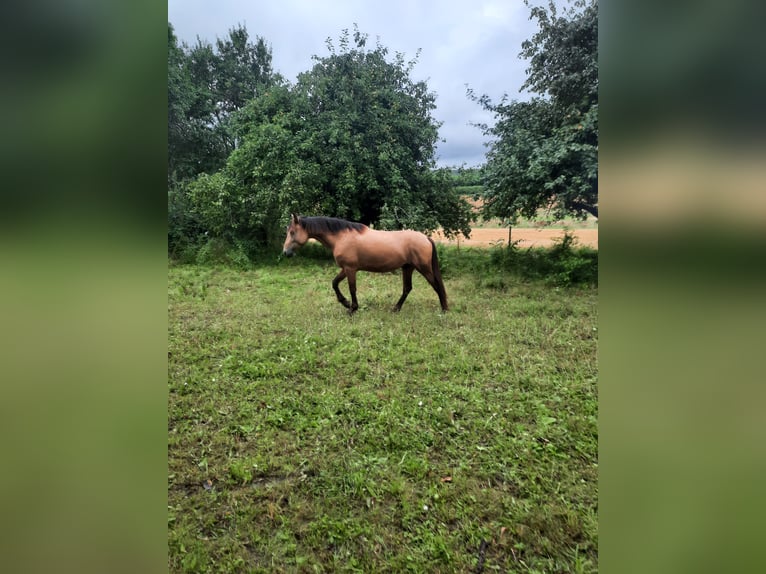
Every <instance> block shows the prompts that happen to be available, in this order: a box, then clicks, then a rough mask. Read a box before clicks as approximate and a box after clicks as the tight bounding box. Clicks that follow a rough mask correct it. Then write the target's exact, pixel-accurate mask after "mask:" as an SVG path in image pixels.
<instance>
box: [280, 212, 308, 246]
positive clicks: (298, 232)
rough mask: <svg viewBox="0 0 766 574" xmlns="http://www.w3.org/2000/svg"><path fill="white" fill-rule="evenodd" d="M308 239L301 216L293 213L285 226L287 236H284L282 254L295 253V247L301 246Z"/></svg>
mask: <svg viewBox="0 0 766 574" xmlns="http://www.w3.org/2000/svg"><path fill="white" fill-rule="evenodd" d="M308 240H309V233H308V231H306V228H305V227H303V225H302V224H301V218H300V217H298V216H297V215H295V214H294V213H293V214H292V215H291V216H290V225H288V227H287V237H285V245H284V247H283V248H282V255H285V256H286V257H292V256H293V255H294V254H295V249H297V248H298V247H300V246H302V245H303V244H304V243H306V242H307V241H308Z"/></svg>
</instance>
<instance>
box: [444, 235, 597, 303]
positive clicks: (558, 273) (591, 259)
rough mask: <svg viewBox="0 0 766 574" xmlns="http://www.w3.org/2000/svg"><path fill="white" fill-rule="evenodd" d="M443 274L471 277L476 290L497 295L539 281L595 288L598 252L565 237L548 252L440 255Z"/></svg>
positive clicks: (475, 251)
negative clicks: (476, 287)
mask: <svg viewBox="0 0 766 574" xmlns="http://www.w3.org/2000/svg"><path fill="white" fill-rule="evenodd" d="M439 260H440V262H441V267H442V274H443V275H444V276H445V277H449V276H451V275H453V274H454V275H463V274H467V273H470V274H473V275H475V276H476V283H477V285H478V286H479V287H482V288H490V289H496V290H500V291H505V290H508V289H510V288H512V287H516V286H518V284H519V281H520V280H521V281H541V282H543V283H544V284H546V285H551V286H556V287H566V286H586V287H587V286H597V285H598V251H597V250H595V249H591V248H589V247H577V246H576V239H575V237H574V236H573V235H572V234H570V233H564V235H563V236H562V238H561V239H559V240H557V241H556V242H555V245H554V246H553V247H551V248H547V249H546V248H537V247H531V248H527V249H519V247H518V246H517V245H516V244H513V245H511V246H510V247H508V246H497V247H492V248H490V249H487V248H483V247H482V248H462V249H460V250H459V251H458V250H453V249H445V250H441V249H440V251H439Z"/></svg>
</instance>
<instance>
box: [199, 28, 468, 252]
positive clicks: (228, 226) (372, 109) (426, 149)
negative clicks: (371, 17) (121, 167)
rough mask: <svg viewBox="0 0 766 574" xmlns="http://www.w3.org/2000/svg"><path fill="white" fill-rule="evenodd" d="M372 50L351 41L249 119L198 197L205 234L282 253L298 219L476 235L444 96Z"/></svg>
mask: <svg viewBox="0 0 766 574" xmlns="http://www.w3.org/2000/svg"><path fill="white" fill-rule="evenodd" d="M366 44H367V35H366V34H362V33H361V32H360V31H359V30H358V29H356V28H355V30H354V32H353V34H350V33H349V31H348V30H344V31H343V32H342V34H341V36H340V39H339V42H338V47H337V48H336V47H335V45H334V43H333V42H332V40H330V39H328V41H327V47H328V51H329V55H327V56H324V57H319V56H314V58H313V60H314V65H313V66H312V68H311V69H310V70H308V71H307V72H304V73H302V74H300V75H299V76H298V78H297V82H296V84H295V85H294V86H287V85H272V86H271V87H269V88H268V89H266V90H264V91H263V92H262V93H260V94H256V96H255V97H254V98H252V99H251V100H250V101H249V102H248V103H247V104H246V105H245V106H244V107H243V108H242V110H241V111H240V112H238V114H237V121H236V124H235V129H234V134H235V136H236V138H237V141H238V142H239V143H238V146H237V148H236V149H234V150H233V151H232V152H231V153H230V155H229V156H228V159H227V161H226V163H225V165H224V166H223V167H222V168H221V169H220V170H219V171H218V172H216V173H214V174H211V175H202V176H200V177H199V178H198V179H197V180H196V181H195V182H193V183H192V184H191V185H190V200H191V204H192V206H193V208H194V210H195V213H197V214H198V216H199V217H200V220H201V222H202V224H203V226H204V227H205V228H206V229H208V230H209V231H210V232H211V233H214V234H216V235H218V236H222V237H224V238H227V239H241V240H246V241H255V242H258V243H274V242H276V241H277V240H279V241H281V239H282V235H283V225H284V223H285V221H286V217H287V214H289V213H290V212H291V211H292V212H300V213H305V214H322V215H327V216H334V217H341V218H345V219H351V220H355V221H360V222H362V223H365V224H368V225H374V226H377V227H379V228H388V229H398V228H412V229H420V230H423V231H433V230H435V229H436V228H438V227H442V228H443V229H444V231H445V233H447V234H448V235H449V234H454V233H456V232H461V231H462V232H464V233H465V234H466V235H467V234H469V233H470V227H469V222H470V209H469V206H468V204H467V203H466V202H465V201H464V200H462V199H461V198H460V197H459V196H458V195H457V193H456V192H455V190H454V187H453V186H452V185H451V181H450V177H449V173H448V171H447V170H437V169H436V165H435V148H436V142H437V140H438V129H439V125H440V124H439V123H438V122H436V121H435V120H434V118H433V117H432V115H431V112H432V110H433V109H434V108H435V97H436V96H435V94H433V93H432V92H429V90H428V86H427V85H426V83H425V82H422V81H415V80H413V79H412V78H411V73H412V70H413V67H414V65H415V64H416V61H417V60H416V59H414V60H411V61H406V60H405V58H404V55H403V54H400V53H396V54H395V55H394V56H393V57H390V56H389V53H388V49H387V48H385V47H383V46H382V45H380V44H379V43H378V44H377V45H376V46H375V47H374V48H372V49H368V48H367V47H366Z"/></svg>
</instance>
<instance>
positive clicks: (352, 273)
mask: <svg viewBox="0 0 766 574" xmlns="http://www.w3.org/2000/svg"><path fill="white" fill-rule="evenodd" d="M346 276H347V277H348V290H349V291H350V292H351V307H350V308H349V310H348V312H349V314H352V313H354V311H356V310H357V309H359V301H357V300H356V269H348V270H346Z"/></svg>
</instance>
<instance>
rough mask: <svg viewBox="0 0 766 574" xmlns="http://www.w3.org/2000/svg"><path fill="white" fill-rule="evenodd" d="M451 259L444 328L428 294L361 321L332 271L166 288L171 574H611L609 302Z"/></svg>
mask: <svg viewBox="0 0 766 574" xmlns="http://www.w3.org/2000/svg"><path fill="white" fill-rule="evenodd" d="M478 254H483V255H482V257H483V259H482V260H481V261H484V260H486V257H487V256H488V255H487V252H486V251H483V252H478V251H477V255H476V257H478ZM440 255H443V256H444V258H445V260H447V261H451V262H452V263H454V264H453V265H452V266H451V272H450V275H449V276H446V275H445V282H446V287H447V290H448V292H449V294H450V300H451V302H452V309H451V310H450V312H449V313H446V314H441V313H440V312H439V305H438V301H437V300H436V298H435V296H434V293H433V291H432V290H431V289H430V288H429V286H428V285H427V283H426V282H425V280H423V279H422V278H420V277H419V276H416V277H415V278H414V289H413V291H412V293H411V294H410V298H409V299H408V302H407V305H406V306H405V307H404V309H403V310H402V311H401V313H397V314H394V313H391V312H390V307H391V305H392V304H393V302H395V301H396V299H397V298H398V297H399V294H400V292H401V281H400V279H399V278H398V277H396V276H394V275H391V274H371V273H366V274H360V276H359V282H360V286H359V290H360V297H361V298H362V301H361V303H362V305H363V310H364V312H363V313H359V314H357V315H356V316H354V317H353V318H349V317H348V316H347V315H346V313H345V312H344V310H343V309H342V308H341V307H340V306H339V305H338V304H337V302H336V300H335V296H334V294H333V293H332V288H331V287H330V281H331V278H332V276H333V275H334V269H333V268H332V267H331V266H329V265H328V264H327V262H324V261H319V260H309V259H306V258H304V257H301V258H292V259H289V260H288V259H285V260H282V261H281V262H280V263H279V264H278V265H269V266H258V267H256V268H252V269H250V270H247V271H245V272H240V271H234V270H229V269H224V268H200V267H198V266H174V267H171V268H170V270H169V284H168V307H169V308H168V351H169V353H168V451H167V456H168V459H167V460H168V570H169V571H170V572H181V571H184V570H188V571H211V572H223V573H225V572H242V571H245V570H247V571H253V572H303V571H307V572H335V571H337V572H347V571H360V572H474V571H477V563H478V561H479V555H480V548H481V547H483V548H484V551H483V564H484V571H485V572H506V571H514V570H518V571H529V572H578V571H594V570H597V568H598V515H597V508H598V481H597V479H598V426H597V414H598V387H597V372H598V371H597V367H598V364H597V344H598V331H597V316H596V310H597V293H596V291H595V290H594V289H590V288H587V287H585V288H581V289H557V288H552V287H550V286H546V285H545V284H544V283H542V282H539V281H528V282H520V281H517V280H514V279H512V278H510V279H509V278H506V282H507V284H508V287H507V288H508V289H509V292H508V293H503V292H499V291H497V290H496V289H490V288H484V287H479V288H477V285H476V276H475V274H474V273H473V272H472V271H471V270H470V268H469V267H470V265H473V264H478V262H477V261H473V260H474V259H475V257H474V256H472V255H470V254H468V250H465V249H461V251H460V252H459V253H458V252H457V250H455V249H454V248H445V247H443V246H440ZM458 255H459V256H460V258H461V259H458V258H457V257H458ZM482 264H483V263H482ZM459 265H465V267H464V268H461V267H459ZM510 289H512V291H511V290H510ZM483 541H486V542H485V543H484V544H483V543H482V542H483Z"/></svg>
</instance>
